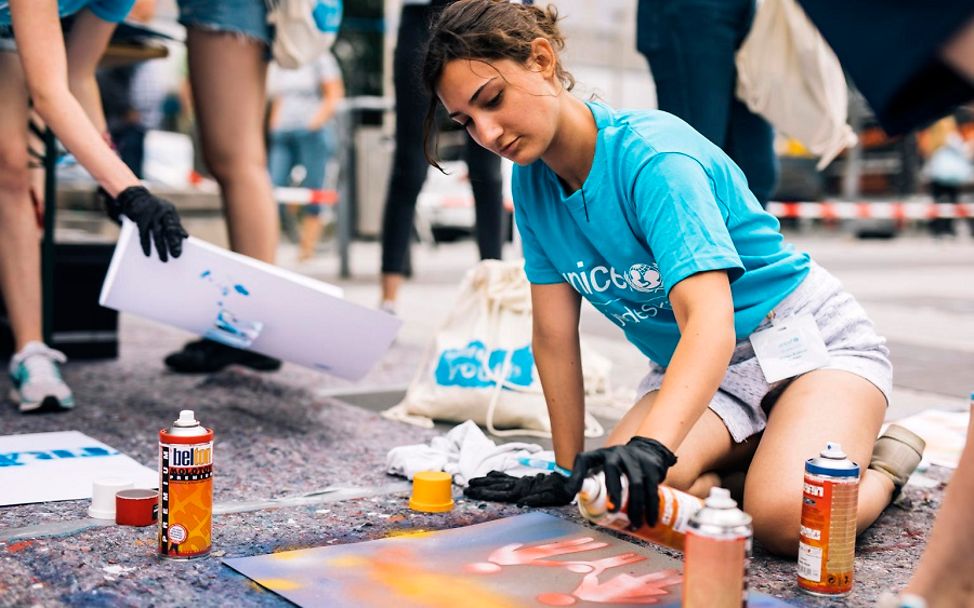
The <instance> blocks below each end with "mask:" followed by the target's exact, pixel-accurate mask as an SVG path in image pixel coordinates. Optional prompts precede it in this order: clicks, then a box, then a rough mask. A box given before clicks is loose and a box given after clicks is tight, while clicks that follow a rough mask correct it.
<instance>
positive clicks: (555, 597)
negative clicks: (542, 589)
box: [538, 593, 576, 606]
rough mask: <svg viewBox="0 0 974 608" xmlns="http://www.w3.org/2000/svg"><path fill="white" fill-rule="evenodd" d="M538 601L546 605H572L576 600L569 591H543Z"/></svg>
mask: <svg viewBox="0 0 974 608" xmlns="http://www.w3.org/2000/svg"><path fill="white" fill-rule="evenodd" d="M538 601H539V602H541V603H542V604H544V605H545V606H571V605H572V604H574V603H575V601H576V600H575V598H574V597H572V596H570V595H568V594H567V593H542V594H541V595H539V596H538Z"/></svg>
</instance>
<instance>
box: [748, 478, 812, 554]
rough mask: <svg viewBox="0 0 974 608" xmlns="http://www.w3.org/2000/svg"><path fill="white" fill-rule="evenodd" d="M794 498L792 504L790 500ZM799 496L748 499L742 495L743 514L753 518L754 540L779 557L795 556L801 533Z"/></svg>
mask: <svg viewBox="0 0 974 608" xmlns="http://www.w3.org/2000/svg"><path fill="white" fill-rule="evenodd" d="M792 498H794V500H791V499H792ZM801 504H802V502H801V496H800V495H799V496H791V495H788V494H786V495H785V496H781V497H771V496H757V497H753V498H752V497H751V496H750V495H749V494H748V492H747V491H746V490H745V492H744V510H745V511H746V512H747V513H748V514H749V515H750V516H751V517H752V523H753V526H754V539H755V540H756V541H758V542H759V543H761V546H762V547H764V548H765V549H767V550H768V551H770V552H771V553H775V554H777V555H781V556H786V557H790V556H794V555H796V554H797V553H798V537H799V535H800V533H801Z"/></svg>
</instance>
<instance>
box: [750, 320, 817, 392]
mask: <svg viewBox="0 0 974 608" xmlns="http://www.w3.org/2000/svg"><path fill="white" fill-rule="evenodd" d="M750 340H751V346H753V347H754V355H755V356H756V357H757V359H758V364H759V365H760V366H761V371H762V372H764V379H765V380H767V381H768V384H773V383H775V382H778V381H779V380H784V379H786V378H794V377H795V376H797V375H799V374H804V373H805V372H810V371H812V370H813V369H818V368H820V367H824V366H826V365H828V363H829V351H828V349H827V348H826V347H825V340H823V339H822V334H821V333H820V332H819V330H818V326H817V325H816V324H815V319H814V318H813V317H812V315H810V314H804V315H798V316H795V317H791V318H789V319H783V320H781V321H777V322H775V320H774V319H772V325H771V327H769V328H768V329H764V330H761V331H759V332H755V333H753V334H751V337H750Z"/></svg>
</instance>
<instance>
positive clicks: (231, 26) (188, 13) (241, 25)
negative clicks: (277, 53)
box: [179, 0, 273, 46]
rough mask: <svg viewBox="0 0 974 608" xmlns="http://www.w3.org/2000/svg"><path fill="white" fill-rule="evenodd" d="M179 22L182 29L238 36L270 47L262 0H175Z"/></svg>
mask: <svg viewBox="0 0 974 608" xmlns="http://www.w3.org/2000/svg"><path fill="white" fill-rule="evenodd" d="M179 23H181V24H182V25H184V26H186V27H193V28H198V29H201V30H208V31H211V32H226V33H231V34H240V35H241V36H245V37H247V38H251V39H253V40H257V41H259V42H262V43H264V44H265V45H268V46H270V44H271V42H272V41H273V36H272V34H271V30H270V26H268V24H267V5H266V4H264V0H179Z"/></svg>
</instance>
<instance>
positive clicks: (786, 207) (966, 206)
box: [768, 199, 974, 221]
mask: <svg viewBox="0 0 974 608" xmlns="http://www.w3.org/2000/svg"><path fill="white" fill-rule="evenodd" d="M768 212H769V213H770V214H771V215H773V216H775V217H778V218H805V219H817V220H826V221H831V220H853V219H882V220H896V221H905V220H921V221H927V220H932V219H936V218H965V217H974V204H972V203H958V204H956V205H954V204H950V203H934V202H932V201H930V200H929V199H928V200H916V201H906V202H903V201H868V202H850V201H802V202H779V201H771V202H769V203H768Z"/></svg>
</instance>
